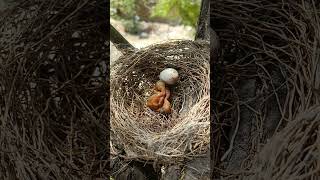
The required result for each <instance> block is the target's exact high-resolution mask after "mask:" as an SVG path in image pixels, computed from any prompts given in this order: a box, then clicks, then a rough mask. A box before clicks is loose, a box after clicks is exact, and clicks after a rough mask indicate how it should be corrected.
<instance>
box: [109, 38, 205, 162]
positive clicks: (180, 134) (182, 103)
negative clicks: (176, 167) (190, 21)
mask: <svg viewBox="0 0 320 180" xmlns="http://www.w3.org/2000/svg"><path fill="white" fill-rule="evenodd" d="M168 67H172V68H175V69H177V71H178V72H179V77H180V80H179V82H178V83H177V84H176V85H174V86H170V90H171V98H170V102H171V105H172V108H173V112H172V114H169V115H163V114H160V113H155V112H153V111H151V110H150V109H148V108H147V107H146V105H145V103H146V100H147V98H148V97H150V94H151V89H152V87H153V86H154V84H155V83H156V81H158V80H159V74H160V72H161V71H162V70H163V69H164V68H168ZM209 67H210V66H209V43H208V42H204V41H201V42H200V41H199V42H193V41H188V40H179V41H171V42H165V43H163V44H156V45H152V46H149V47H147V48H144V49H141V50H139V51H137V52H134V53H129V54H126V55H124V56H122V57H120V58H119V59H118V61H117V62H116V63H115V64H114V66H113V67H112V68H111V84H110V88H111V100H110V103H111V104H110V105H111V129H112V131H113V132H114V133H115V134H116V135H117V137H118V138H119V139H120V140H121V142H122V143H123V145H124V149H125V151H126V152H127V154H128V156H133V157H137V158H142V159H148V160H150V159H151V160H159V158H160V157H161V160H163V161H166V160H168V161H169V160H171V159H172V158H182V157H185V156H189V155H196V154H199V153H202V152H204V151H206V150H207V145H208V144H209V124H210V122H209V118H210V117H209V99H210V97H209Z"/></svg>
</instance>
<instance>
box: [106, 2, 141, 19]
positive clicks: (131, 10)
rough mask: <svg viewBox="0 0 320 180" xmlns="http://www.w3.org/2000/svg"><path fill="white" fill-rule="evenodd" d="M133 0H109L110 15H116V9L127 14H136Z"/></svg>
mask: <svg viewBox="0 0 320 180" xmlns="http://www.w3.org/2000/svg"><path fill="white" fill-rule="evenodd" d="M135 1H136V0H111V2H110V5H111V6H110V7H111V16H114V17H116V16H117V14H116V12H117V9H118V10H120V11H121V12H124V13H125V14H126V15H128V16H131V17H132V16H134V15H135V14H136V12H135Z"/></svg>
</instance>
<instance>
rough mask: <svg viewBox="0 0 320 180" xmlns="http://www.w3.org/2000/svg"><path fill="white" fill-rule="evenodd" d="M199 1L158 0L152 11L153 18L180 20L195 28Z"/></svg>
mask: <svg viewBox="0 0 320 180" xmlns="http://www.w3.org/2000/svg"><path fill="white" fill-rule="evenodd" d="M200 4H201V0H159V1H158V3H157V4H156V6H155V7H154V8H153V10H152V16H153V17H164V18H169V19H177V18H181V21H182V23H183V24H185V25H190V26H193V27H196V26H197V21H198V17H199V13H200Z"/></svg>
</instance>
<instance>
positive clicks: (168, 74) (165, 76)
mask: <svg viewBox="0 0 320 180" xmlns="http://www.w3.org/2000/svg"><path fill="white" fill-rule="evenodd" d="M159 78H160V80H162V81H164V82H165V83H166V84H169V85H173V84H175V83H176V82H177V81H178V80H179V73H178V71H177V70H175V69H173V68H166V69H164V70H163V71H161V73H160V75H159Z"/></svg>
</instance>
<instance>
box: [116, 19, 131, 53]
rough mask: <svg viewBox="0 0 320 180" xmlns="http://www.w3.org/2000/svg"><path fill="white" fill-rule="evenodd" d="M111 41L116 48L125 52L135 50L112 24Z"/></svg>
mask: <svg viewBox="0 0 320 180" xmlns="http://www.w3.org/2000/svg"><path fill="white" fill-rule="evenodd" d="M110 41H111V42H112V43H113V44H114V45H115V46H116V48H117V49H118V50H119V51H121V52H123V51H124V50H125V49H135V48H134V47H133V46H132V45H131V44H130V43H129V41H128V40H127V39H126V38H124V37H123V36H122V35H121V34H120V32H119V31H117V30H116V28H114V27H113V26H112V24H110Z"/></svg>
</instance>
